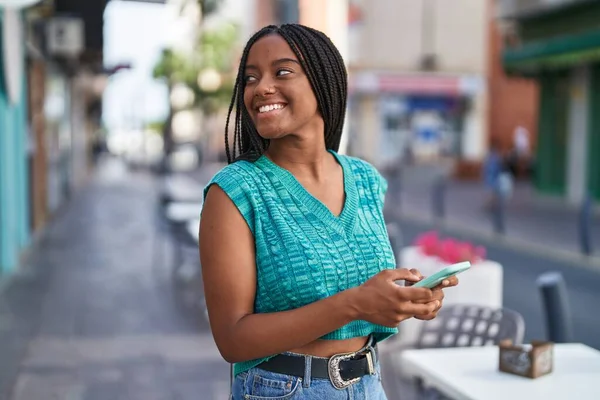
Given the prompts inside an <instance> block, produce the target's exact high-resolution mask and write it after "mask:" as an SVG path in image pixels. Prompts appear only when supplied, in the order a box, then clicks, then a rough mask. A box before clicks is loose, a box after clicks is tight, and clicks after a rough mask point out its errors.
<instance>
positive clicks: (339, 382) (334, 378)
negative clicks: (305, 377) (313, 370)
mask: <svg viewBox="0 0 600 400" xmlns="http://www.w3.org/2000/svg"><path fill="white" fill-rule="evenodd" d="M356 355H357V353H343V354H335V355H333V356H331V358H329V362H328V363H327V372H328V373H329V380H330V381H331V384H332V385H333V387H335V388H336V389H339V390H343V389H345V388H347V387H348V386H350V385H352V384H354V383H356V382H358V381H360V378H361V377H360V376H359V377H357V378H354V379H349V380H347V381H346V380H344V379H343V378H342V376H341V374H340V362H342V361H344V360H350V359H351V358H353V357H355V356H356ZM365 356H366V357H367V364H368V366H369V374H371V375H373V374H374V373H375V368H374V366H373V355H372V354H371V352H370V351H367V353H366V354H365Z"/></svg>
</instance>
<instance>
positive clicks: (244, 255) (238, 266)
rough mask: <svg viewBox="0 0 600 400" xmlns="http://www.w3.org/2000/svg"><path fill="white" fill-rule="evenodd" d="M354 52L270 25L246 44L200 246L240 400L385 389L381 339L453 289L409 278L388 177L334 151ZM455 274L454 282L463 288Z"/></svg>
mask: <svg viewBox="0 0 600 400" xmlns="http://www.w3.org/2000/svg"><path fill="white" fill-rule="evenodd" d="M346 94H347V76H346V71H345V68H344V63H343V60H342V58H341V56H340V54H339V52H338V51H337V49H336V48H335V46H334V45H333V44H332V42H331V41H330V40H329V38H327V37H326V36H325V35H324V34H323V33H321V32H319V31H316V30H314V29H311V28H308V27H305V26H302V25H295V24H294V25H283V26H281V27H276V26H268V27H265V28H263V29H262V30H261V31H259V32H257V33H256V34H255V35H254V36H253V37H252V38H250V40H249V41H248V43H247V44H246V47H245V49H244V52H243V55H242V58H241V62H240V68H239V71H238V75H237V79H236V83H235V88H234V93H233V98H232V102H231V106H230V108H229V115H231V112H232V110H233V107H234V106H235V122H234V136H233V140H231V143H232V145H231V146H230V140H229V137H228V131H229V117H228V119H227V126H226V128H225V144H226V151H227V158H228V161H229V165H228V166H227V167H225V168H224V169H223V170H221V171H220V172H219V173H217V174H216V175H215V177H214V178H213V179H212V181H211V182H210V183H209V185H208V186H207V187H206V189H205V204H204V207H203V212H202V222H201V227H200V254H201V262H202V269H203V279H204V286H205V294H206V304H207V307H208V312H209V318H210V324H211V328H212V332H213V335H214V338H215V342H216V344H217V346H218V348H219V351H220V352H221V354H222V356H223V358H224V359H225V360H227V361H228V362H230V363H234V374H235V381H234V382H233V386H232V396H233V398H234V399H242V398H244V399H265V398H266V399H289V398H294V399H337V398H340V399H342V398H343V399H346V398H348V396H350V394H352V395H353V396H354V397H353V398H366V397H368V398H369V399H385V393H384V391H383V389H382V386H381V379H380V372H379V365H378V362H377V351H376V343H377V342H378V341H381V340H383V339H385V338H387V337H389V336H391V335H393V334H394V333H396V332H397V326H398V324H399V323H400V322H401V321H403V320H405V319H408V318H412V317H415V318H420V319H431V318H434V317H435V315H436V313H437V311H438V310H439V308H440V307H441V302H442V299H443V293H442V291H441V290H440V288H436V289H435V290H430V289H423V288H413V287H402V286H400V285H397V284H396V283H395V281H399V280H403V281H406V282H408V283H409V284H410V283H411V282H417V281H418V280H419V279H421V276H420V274H419V273H418V271H416V270H410V271H409V270H407V269H396V265H395V260H394V255H393V252H392V249H391V247H390V243H389V238H388V236H387V233H386V226H385V222H384V219H383V198H384V194H385V191H386V188H387V185H386V181H385V180H384V179H383V178H382V177H381V176H380V175H379V173H378V172H377V171H376V170H375V169H374V168H373V167H372V166H371V165H369V164H367V163H366V162H364V161H361V160H358V159H355V158H350V157H345V156H341V155H338V154H337V153H336V151H337V149H338V146H339V143H340V137H341V133H342V126H343V123H344V115H345V108H346ZM456 283H457V281H456V279H455V278H453V279H452V280H449V281H446V282H444V284H445V286H453V285H455V284H456Z"/></svg>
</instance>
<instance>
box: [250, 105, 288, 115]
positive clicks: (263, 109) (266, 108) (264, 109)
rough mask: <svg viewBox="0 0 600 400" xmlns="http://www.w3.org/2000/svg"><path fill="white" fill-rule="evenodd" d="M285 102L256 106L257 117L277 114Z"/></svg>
mask: <svg viewBox="0 0 600 400" xmlns="http://www.w3.org/2000/svg"><path fill="white" fill-rule="evenodd" d="M286 106H287V104H283V103H273V104H265V105H262V106H260V107H257V108H256V110H257V111H258V116H259V117H267V116H274V115H277V114H279V113H280V112H281V110H283V109H284V108H285V107H286Z"/></svg>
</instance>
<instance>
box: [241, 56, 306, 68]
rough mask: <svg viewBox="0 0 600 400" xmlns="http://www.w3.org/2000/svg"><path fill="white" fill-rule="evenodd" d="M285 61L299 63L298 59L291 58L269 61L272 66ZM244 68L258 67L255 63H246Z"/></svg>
mask: <svg viewBox="0 0 600 400" xmlns="http://www.w3.org/2000/svg"><path fill="white" fill-rule="evenodd" d="M286 62H288V63H290V62H291V63H295V64H298V65H300V63H299V62H298V60H294V59H293V58H280V59H277V60H275V61H273V62H272V63H271V65H273V66H274V65H277V64H283V63H286ZM246 69H258V67H257V66H256V65H251V64H250V65H246Z"/></svg>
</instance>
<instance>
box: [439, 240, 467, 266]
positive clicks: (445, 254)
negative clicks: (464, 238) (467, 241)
mask: <svg viewBox="0 0 600 400" xmlns="http://www.w3.org/2000/svg"><path fill="white" fill-rule="evenodd" d="M460 250H461V244H460V242H458V241H456V240H455V239H445V240H443V241H442V243H441V245H440V253H439V257H440V258H441V259H442V260H443V261H445V262H447V263H449V264H455V263H457V262H460V260H461V257H462V256H463V255H462V254H461V251H460Z"/></svg>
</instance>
